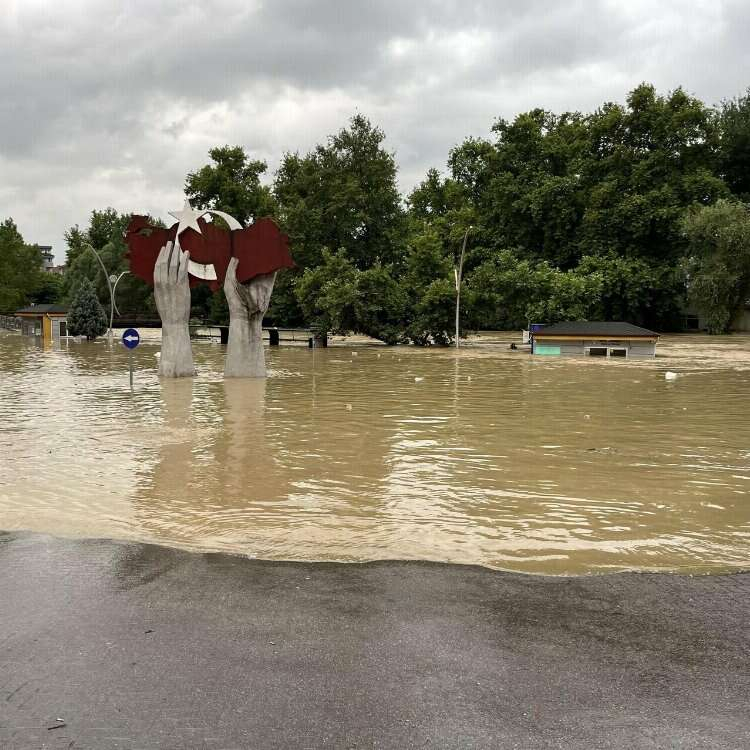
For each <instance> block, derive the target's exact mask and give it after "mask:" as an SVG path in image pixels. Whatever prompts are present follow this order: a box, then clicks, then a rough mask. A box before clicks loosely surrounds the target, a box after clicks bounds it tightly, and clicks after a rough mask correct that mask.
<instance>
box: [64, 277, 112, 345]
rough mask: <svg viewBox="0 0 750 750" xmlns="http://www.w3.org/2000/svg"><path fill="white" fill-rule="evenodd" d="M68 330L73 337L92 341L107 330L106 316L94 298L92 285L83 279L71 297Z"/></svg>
mask: <svg viewBox="0 0 750 750" xmlns="http://www.w3.org/2000/svg"><path fill="white" fill-rule="evenodd" d="M68 330H69V331H70V333H71V334H72V335H73V336H85V337H86V338H87V339H88V340H89V341H92V340H93V339H95V338H96V337H97V336H101V335H102V334H103V333H105V331H106V330H107V316H106V314H105V312H104V308H103V307H102V306H101V303H100V302H99V299H98V298H97V296H96V291H95V290H94V285H93V284H92V283H91V282H90V281H89V280H88V279H84V280H83V281H82V282H81V284H80V286H79V287H78V289H77V290H76V293H75V295H74V297H73V302H72V304H71V306H70V313H69V314H68Z"/></svg>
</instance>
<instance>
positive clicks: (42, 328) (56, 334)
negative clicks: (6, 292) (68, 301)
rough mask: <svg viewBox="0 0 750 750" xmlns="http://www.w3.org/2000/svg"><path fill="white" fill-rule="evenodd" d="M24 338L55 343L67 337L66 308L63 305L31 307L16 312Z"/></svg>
mask: <svg viewBox="0 0 750 750" xmlns="http://www.w3.org/2000/svg"><path fill="white" fill-rule="evenodd" d="M16 317H17V318H20V320H21V333H22V334H23V335H24V336H40V337H41V338H42V340H43V341H55V340H56V339H60V338H64V337H65V336H67V335H68V308H67V307H64V306H63V305H32V306H31V307H24V308H23V309H22V310H16Z"/></svg>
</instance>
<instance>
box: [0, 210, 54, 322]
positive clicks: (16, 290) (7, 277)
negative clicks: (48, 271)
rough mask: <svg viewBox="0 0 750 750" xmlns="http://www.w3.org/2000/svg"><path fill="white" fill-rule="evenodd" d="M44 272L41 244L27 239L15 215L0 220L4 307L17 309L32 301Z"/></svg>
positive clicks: (0, 276)
mask: <svg viewBox="0 0 750 750" xmlns="http://www.w3.org/2000/svg"><path fill="white" fill-rule="evenodd" d="M44 275H45V272H44V271H42V255H41V253H40V251H39V248H38V247H37V246H36V245H27V244H26V243H25V242H24V240H23V237H22V236H21V233H20V232H19V231H18V227H17V226H16V224H15V222H14V221H13V219H10V218H8V219H6V220H5V221H3V222H2V223H0V311H2V312H14V311H15V310H17V309H18V308H20V307H23V306H24V305H25V304H27V303H28V302H30V301H32V300H33V294H34V292H35V291H36V290H37V289H38V288H40V286H41V285H42V284H43V283H44Z"/></svg>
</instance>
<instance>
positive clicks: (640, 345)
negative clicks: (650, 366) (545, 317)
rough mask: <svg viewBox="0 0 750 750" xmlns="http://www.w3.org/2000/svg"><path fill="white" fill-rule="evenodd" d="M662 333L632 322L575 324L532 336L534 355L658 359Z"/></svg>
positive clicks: (532, 351) (556, 326)
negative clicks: (657, 344) (656, 357)
mask: <svg viewBox="0 0 750 750" xmlns="http://www.w3.org/2000/svg"><path fill="white" fill-rule="evenodd" d="M658 340H659V334H658V333H654V331H649V330H648V329H647V328H641V327H639V326H634V325H632V324H630V323H616V322H613V321H596V320H594V321H574V322H569V323H555V324H554V325H548V326H544V327H543V328H541V329H540V330H538V331H536V332H534V333H533V336H532V342H531V353H532V354H540V355H546V356H563V355H572V356H576V355H577V356H587V357H655V356H656V342H657V341H658Z"/></svg>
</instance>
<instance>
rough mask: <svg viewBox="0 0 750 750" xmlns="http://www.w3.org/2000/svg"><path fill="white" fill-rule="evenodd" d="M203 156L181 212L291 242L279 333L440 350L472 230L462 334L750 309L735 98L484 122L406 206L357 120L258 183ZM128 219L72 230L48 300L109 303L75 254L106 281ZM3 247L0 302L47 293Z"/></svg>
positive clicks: (99, 219) (15, 252) (662, 326)
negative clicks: (234, 222) (258, 226)
mask: <svg viewBox="0 0 750 750" xmlns="http://www.w3.org/2000/svg"><path fill="white" fill-rule="evenodd" d="M209 157H210V163H208V164H206V165H204V166H202V167H199V168H198V169H196V170H195V171H194V172H190V173H189V174H188V175H187V179H186V191H187V194H188V196H189V197H190V199H191V201H192V202H193V205H194V206H196V207H202V208H214V209H218V210H223V211H227V212H228V213H230V214H232V215H234V216H235V217H236V218H237V219H239V220H240V221H242V222H245V223H247V222H250V221H252V220H254V219H256V218H259V217H261V216H273V217H274V218H275V219H276V220H277V221H278V222H279V223H280V225H281V227H282V228H283V230H284V231H286V232H287V233H288V234H289V237H290V241H291V243H290V244H291V248H292V254H293V256H294V259H295V261H296V263H297V266H298V267H297V269H295V270H293V271H285V272H281V273H280V274H279V276H278V278H277V282H276V289H275V292H274V297H273V301H272V305H271V308H270V309H269V312H268V315H267V319H268V321H269V322H273V323H275V324H277V325H298V324H307V325H310V324H314V325H316V326H320V327H324V328H327V329H328V330H331V331H359V332H363V333H368V334H370V335H372V336H375V337H377V338H380V339H381V340H383V341H386V342H388V343H396V342H402V341H410V342H413V343H416V344H430V343H433V344H445V343H449V342H450V341H451V339H452V337H453V335H454V304H455V295H456V289H455V281H454V269H455V267H456V264H457V262H458V255H459V253H460V249H461V246H462V241H463V238H464V236H466V233H467V231H468V246H467V252H466V256H465V259H464V267H463V270H464V275H463V285H462V301H463V307H462V316H461V320H462V325H463V326H465V327H472V328H506V327H509V326H512V327H518V326H521V325H526V324H528V323H529V322H548V323H551V322H555V321H557V320H562V319H568V318H573V319H582V318H587V319H601V318H603V319H621V320H627V321H630V322H633V323H636V324H640V325H645V326H649V327H653V328H656V329H658V330H674V329H677V328H679V327H680V325H681V316H682V312H683V311H684V310H685V307H686V304H687V298H688V296H690V299H691V300H693V303H694V306H696V305H699V303H700V305H699V309H700V310H701V311H702V312H704V314H705V315H706V316H707V319H708V321H709V324H710V326H711V329H712V330H726V329H727V326H728V325H729V324H730V322H731V319H732V317H733V316H734V315H735V313H736V312H737V310H738V309H739V308H740V307H741V306H742V305H743V304H744V303H745V302H746V300H747V298H748V296H750V289H748V287H747V284H746V280H747V273H746V269H745V265H744V264H745V262H746V260H745V259H746V255H747V254H748V249H747V242H748V235H747V233H746V223H745V218H743V217H745V216H746V208H745V207H744V204H743V201H744V202H746V201H748V200H750V90H749V91H748V92H747V93H746V94H744V95H743V96H740V97H738V98H736V99H733V100H730V101H727V102H724V103H723V104H721V105H720V106H719V107H717V108H712V107H709V106H706V105H705V104H704V103H703V102H701V101H699V100H698V99H696V98H695V97H693V96H691V95H689V94H688V93H686V92H685V91H683V90H682V89H680V88H678V89H676V90H674V91H671V92H668V93H666V94H660V93H658V92H657V91H656V90H655V89H654V87H653V86H651V85H649V84H645V83H644V84H641V85H640V86H638V87H637V88H635V89H634V90H633V91H632V92H630V94H629V95H628V96H627V97H626V100H625V102H624V103H622V104H620V103H612V102H607V103H604V104H602V106H601V107H599V108H598V109H596V110H595V111H593V112H590V113H581V112H562V113H559V114H558V113H553V112H550V111H547V110H545V109H541V108H538V109H532V110H530V111H529V112H523V113H520V114H518V115H517V116H516V117H514V118H513V119H512V120H505V119H498V120H497V121H496V122H495V124H494V126H493V127H492V129H491V134H490V137H489V138H476V137H470V138H467V139H466V140H464V141H463V142H462V143H460V144H458V145H457V146H456V147H455V148H454V149H453V150H452V151H451V152H450V154H449V155H448V159H447V170H446V172H445V173H444V174H441V173H440V172H439V171H438V170H437V169H430V170H428V172H427V174H426V175H425V178H424V180H423V181H422V182H420V183H419V184H418V185H417V186H416V187H415V188H414V189H413V190H412V191H411V193H410V194H409V195H408V196H406V197H405V198H404V197H402V195H401V193H400V191H399V188H398V183H397V166H396V161H395V157H394V155H393V154H392V153H391V152H390V151H389V150H388V149H387V148H386V145H385V134H384V133H383V131H382V130H381V129H380V128H378V127H377V126H375V125H373V124H372V123H371V122H370V121H369V120H368V119H367V118H366V117H364V116H363V115H359V114H358V115H355V116H354V117H352V118H351V120H350V121H349V122H348V124H347V125H346V126H345V127H344V128H342V129H341V130H340V131H338V132H337V133H335V134H334V135H331V136H330V137H329V138H328V139H327V140H325V141H324V142H322V143H320V144H319V145H318V146H316V147H315V148H313V149H312V150H311V151H309V152H308V153H306V154H303V155H301V154H299V153H287V154H284V155H283V156H282V158H281V161H280V165H279V167H278V169H277V171H276V173H275V174H274V175H273V176H272V177H271V176H269V177H266V164H265V162H262V161H258V160H253V159H252V158H250V156H249V155H248V153H247V152H246V151H245V149H244V148H243V147H241V146H221V147H217V148H214V149H212V150H211V151H210V152H209ZM264 179H265V180H266V181H265V182H264V181H263V180H264ZM743 212H744V213H743ZM127 218H128V217H127V216H125V215H122V214H119V213H118V212H116V211H114V210H113V209H105V210H102V211H93V212H92V214H91V218H90V222H89V226H88V227H86V228H84V229H81V228H79V227H77V226H75V227H72V228H71V229H70V230H69V232H68V233H67V234H66V239H67V243H68V265H69V269H68V272H67V275H66V278H65V280H64V283H63V287H62V290H61V292H62V294H65V295H67V296H68V298H70V295H71V294H72V291H73V289H74V288H76V286H77V285H78V284H79V282H80V281H81V280H82V279H84V278H85V279H89V280H91V281H92V282H93V283H94V284H95V285H96V290H97V294H98V296H99V298H100V299H102V301H105V300H106V299H107V288H106V281H105V279H104V277H103V274H102V273H101V271H100V270H99V268H98V266H97V264H96V261H95V258H94V257H93V256H92V254H91V252H89V251H87V250H86V245H87V244H88V243H90V244H92V245H93V246H94V247H96V248H97V249H98V250H99V251H100V252H101V254H102V256H103V257H104V258H105V262H106V264H107V267H108V268H109V269H110V270H111V272H113V273H119V272H120V271H122V270H125V268H126V261H125V259H124V257H123V256H124V252H125V246H124V244H123V242H122V229H123V227H124V224H125V222H127ZM0 250H1V251H2V254H0V264H2V265H0V270H2V271H3V277H2V278H1V279H0V302H1V303H2V305H5V306H8V305H11V306H13V305H16V304H20V303H21V302H22V301H28V300H30V299H33V298H34V294H36V296H37V298H38V299H51V298H52V297H54V296H55V295H56V294H58V293H59V292H58V290H56V289H55V288H54V283H53V282H46V281H45V283H43V284H41V286H40V285H38V284H37V282H34V283H31V282H30V281H29V279H30V275H28V274H27V276H28V278H26V277H24V278H21V276H23V274H21V276H19V275H18V271H17V270H14V269H18V268H27V267H30V266H31V265H34V263H36V260H34V257H35V256H34V252H35V251H34V250H33V249H30V248H28V246H26V245H25V244H24V243H23V240H22V239H21V238H20V235H18V233H17V230H16V229H15V225H13V224H12V222H6V223H5V224H4V225H2V228H0ZM32 256H34V257H32ZM6 269H7V270H6ZM118 304H119V306H120V309H121V310H122V311H123V312H132V313H136V312H138V313H145V314H148V313H151V314H153V311H154V305H153V295H152V294H151V290H150V289H148V287H146V286H145V285H143V284H141V282H139V281H138V280H137V279H134V278H130V277H126V278H124V279H123V281H122V282H121V284H120V287H119V288H118ZM2 305H0V306H2ZM193 314H194V316H195V317H200V318H208V319H212V320H214V321H216V322H226V320H227V310H226V306H225V304H224V302H223V298H222V296H221V294H218V295H213V296H212V295H210V293H209V292H208V291H207V289H206V288H205V287H198V288H197V289H195V290H193Z"/></svg>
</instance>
